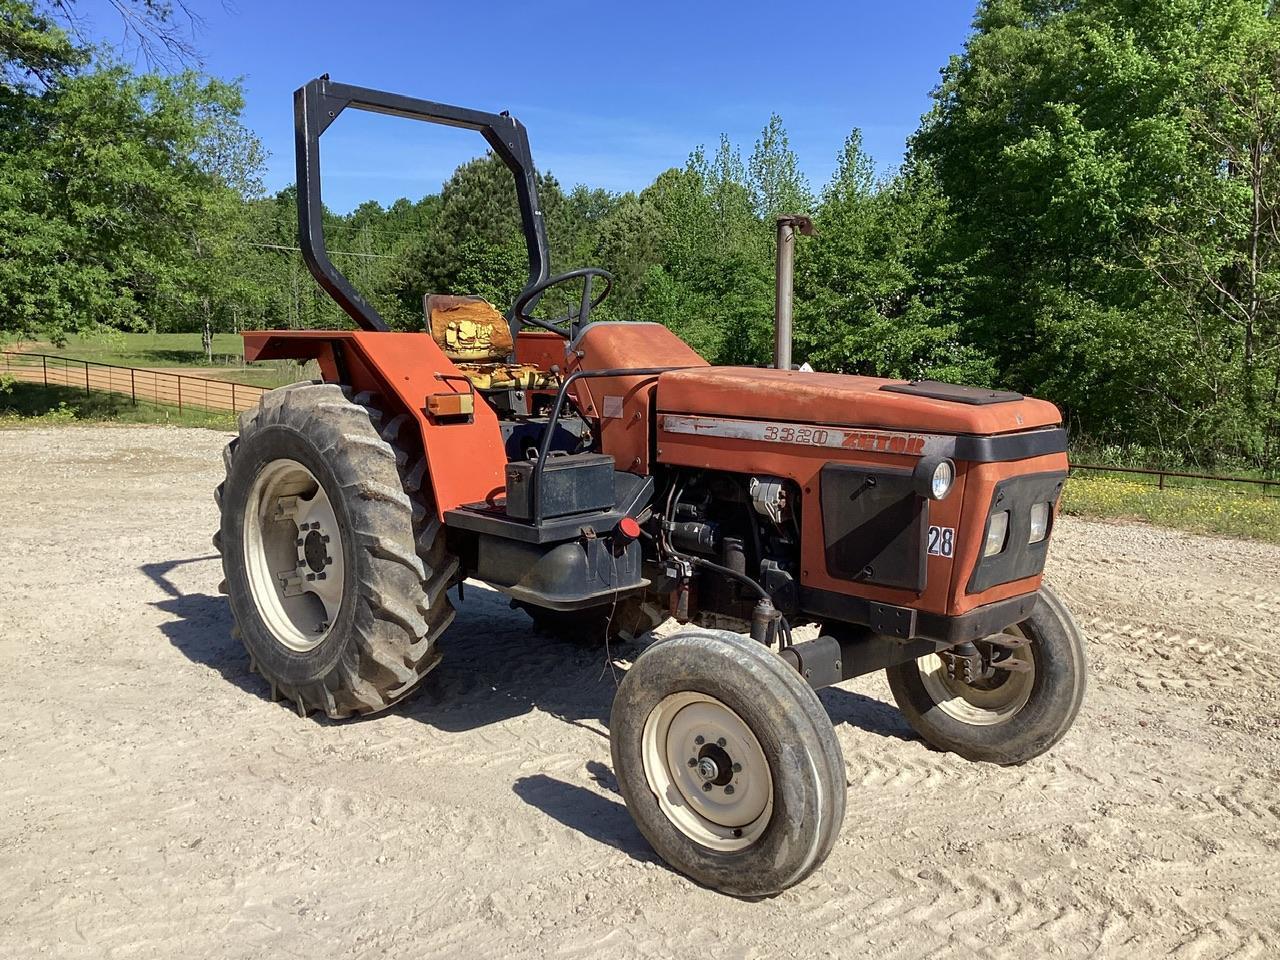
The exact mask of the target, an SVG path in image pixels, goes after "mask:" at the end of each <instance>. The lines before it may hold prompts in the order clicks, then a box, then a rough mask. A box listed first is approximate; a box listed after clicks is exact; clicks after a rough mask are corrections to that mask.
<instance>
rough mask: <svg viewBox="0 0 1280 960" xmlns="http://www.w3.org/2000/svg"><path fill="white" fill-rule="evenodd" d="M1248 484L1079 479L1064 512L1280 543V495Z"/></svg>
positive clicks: (1068, 491)
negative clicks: (1249, 487)
mask: <svg viewBox="0 0 1280 960" xmlns="http://www.w3.org/2000/svg"><path fill="white" fill-rule="evenodd" d="M1270 490H1271V491H1273V493H1272V494H1271V495H1267V494H1264V493H1263V492H1262V488H1261V487H1259V488H1256V489H1245V488H1244V485H1238V484H1223V483H1200V484H1199V485H1190V484H1189V483H1187V482H1186V481H1183V482H1182V483H1181V484H1180V485H1177V486H1172V485H1166V487H1165V489H1163V490H1161V489H1160V488H1159V487H1157V486H1156V485H1155V483H1153V482H1152V483H1143V482H1138V481H1136V480H1133V479H1126V478H1125V477H1123V476H1120V477H1116V476H1097V475H1084V476H1073V477H1072V478H1071V479H1070V480H1068V481H1067V486H1066V490H1065V491H1064V492H1063V495H1062V511H1063V512H1064V513H1067V514H1072V515H1075V516H1081V517H1109V518H1118V519H1133V520H1145V521H1146V522H1148V523H1155V524H1159V525H1160V526H1164V527H1176V528H1178V529H1180V530H1190V531H1193V532H1197V533H1218V534H1225V535H1227V536H1232V537H1245V538H1248V539H1252V540H1266V541H1269V542H1271V543H1280V496H1276V495H1275V493H1274V491H1275V488H1270Z"/></svg>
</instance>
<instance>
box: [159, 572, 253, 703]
mask: <svg viewBox="0 0 1280 960" xmlns="http://www.w3.org/2000/svg"><path fill="white" fill-rule="evenodd" d="M218 559H219V558H218V555H217V554H211V555H210V556H207V557H190V558H188V559H186V560H167V561H164V562H162V563H144V564H143V565H142V566H141V567H139V568H138V569H139V570H141V571H142V573H144V574H145V575H146V576H147V577H149V578H150V579H151V580H152V581H153V582H154V583H155V584H156V585H157V586H159V587H160V589H161V590H163V591H164V592H165V593H166V594H167V595H168V596H167V598H166V599H164V600H160V601H157V602H155V603H153V604H152V606H153V607H155V608H156V609H157V610H163V611H164V612H165V613H167V614H170V615H171V616H173V617H174V618H175V619H173V620H170V621H169V622H167V623H163V624H161V625H160V632H161V633H163V634H164V635H165V637H166V638H167V639H168V641H169V642H170V643H171V644H173V646H174V647H175V648H176V649H177V650H178V651H179V652H180V653H181V654H182V655H183V656H185V657H186V658H187V659H188V660H190V661H191V662H192V663H195V664H199V665H200V666H204V667H209V668H211V669H213V670H216V671H217V672H218V673H219V674H221V675H222V677H223V679H225V680H227V681H229V682H230V683H232V684H233V685H235V686H236V687H239V688H240V689H241V690H243V691H245V692H246V693H251V694H254V695H255V696H258V697H261V698H262V699H264V700H270V699H271V689H270V687H268V686H267V684H266V683H265V682H264V681H263V679H262V678H261V677H259V676H257V675H256V674H253V673H251V672H250V671H249V654H248V653H246V652H245V649H244V646H243V645H242V644H241V643H240V641H239V640H237V639H236V638H235V637H233V636H232V635H231V628H232V625H233V624H232V620H231V608H230V607H229V606H227V598H226V597H224V596H221V595H215V596H210V595H209V594H205V593H184V592H183V591H182V589H181V588H180V587H179V586H177V584H175V583H174V582H173V578H172V574H173V572H174V570H176V569H177V568H179V567H183V566H186V565H187V564H191V563H207V562H209V561H216V560H218ZM218 576H221V571H219V572H218Z"/></svg>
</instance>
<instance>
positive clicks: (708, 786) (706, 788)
mask: <svg viewBox="0 0 1280 960" xmlns="http://www.w3.org/2000/svg"><path fill="white" fill-rule="evenodd" d="M702 789H703V790H705V791H708V792H710V790H711V784H710V783H704V784H703V785H702Z"/></svg>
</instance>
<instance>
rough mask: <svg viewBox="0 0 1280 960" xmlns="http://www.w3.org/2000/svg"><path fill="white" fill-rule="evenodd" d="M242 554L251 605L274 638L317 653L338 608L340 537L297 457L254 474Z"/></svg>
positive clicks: (329, 507)
mask: <svg viewBox="0 0 1280 960" xmlns="http://www.w3.org/2000/svg"><path fill="white" fill-rule="evenodd" d="M243 532H244V536H243V543H244V559H245V572H246V574H247V576H248V580H249V592H250V593H251V594H252V596H253V602H254V607H255V608H256V609H257V611H258V615H259V616H260V617H261V619H262V622H263V624H264V625H265V626H266V628H267V631H268V632H269V633H270V634H271V636H272V637H273V638H274V639H275V640H276V641H277V642H278V643H280V644H281V645H282V646H284V647H286V648H288V649H289V650H292V651H294V652H295V653H306V652H308V651H310V650H314V649H315V648H316V647H318V646H319V645H320V644H321V643H323V642H324V640H325V638H326V637H327V636H328V635H329V632H330V630H332V627H333V623H334V621H336V620H337V618H338V613H339V611H340V610H341V608H342V593H343V587H344V584H345V580H346V577H345V564H344V561H343V552H342V534H341V530H340V528H339V524H338V519H337V515H336V513H335V512H334V509H333V504H332V502H331V501H330V500H329V495H328V493H326V492H325V489H324V486H323V485H322V484H321V483H320V481H319V480H317V479H316V476H315V474H313V473H312V472H311V471H310V470H309V469H308V468H306V467H304V466H303V465H302V464H301V463H299V462H298V461H296V460H288V459H280V460H272V461H271V462H270V463H268V464H266V465H265V466H264V467H263V468H262V469H261V470H259V471H258V475H257V476H256V477H255V478H254V481H253V486H252V488H251V489H250V491H249V499H248V503H247V504H246V506H245V512H244V531H243Z"/></svg>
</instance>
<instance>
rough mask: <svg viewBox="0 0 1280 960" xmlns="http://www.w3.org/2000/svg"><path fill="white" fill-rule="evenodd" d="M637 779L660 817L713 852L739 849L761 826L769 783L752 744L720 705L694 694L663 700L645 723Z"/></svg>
mask: <svg viewBox="0 0 1280 960" xmlns="http://www.w3.org/2000/svg"><path fill="white" fill-rule="evenodd" d="M643 757H644V764H645V775H646V777H647V779H648V781H649V785H650V788H651V789H652V790H653V792H654V795H655V797H656V798H657V800H658V804H659V806H660V807H661V808H662V810H663V813H664V814H665V815H666V816H667V818H668V819H669V820H670V821H671V822H672V824H674V825H675V826H676V827H677V828H678V829H679V830H680V831H681V832H683V833H684V834H685V835H686V836H688V837H690V838H691V839H693V840H695V841H697V842H698V843H700V844H702V845H704V846H707V847H711V848H712V849H716V850H739V849H742V848H743V847H745V846H747V845H748V844H750V843H752V842H753V841H754V840H755V839H756V838H757V837H758V836H759V835H760V833H762V832H763V830H764V828H765V827H766V826H767V825H768V822H769V817H770V816H771V814H772V811H773V777H772V774H771V773H770V771H769V765H768V762H767V761H766V760H765V757H764V751H763V749H762V748H761V747H760V742H759V740H757V739H756V736H755V734H754V733H752V731H751V729H750V728H749V727H748V726H747V725H746V723H745V722H744V721H743V720H742V718H741V717H740V716H738V714H737V713H736V712H734V711H733V710H732V709H730V708H729V707H728V706H726V705H725V704H724V703H722V702H720V701H719V700H716V699H715V698H713V697H710V696H707V695H705V694H701V693H694V692H686V693H677V694H672V695H671V696H669V697H667V698H665V699H664V700H663V701H662V702H661V703H660V704H659V705H658V706H657V707H656V708H655V709H654V711H653V712H652V713H651V714H650V716H649V717H648V719H647V720H646V722H645V729H644V745H643Z"/></svg>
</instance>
